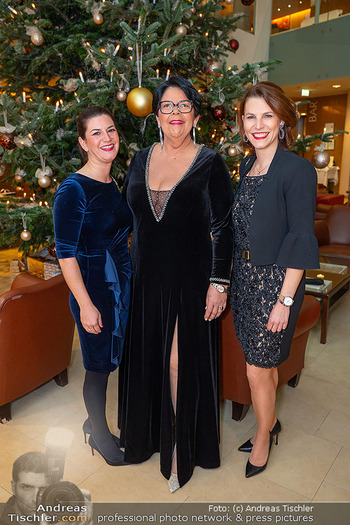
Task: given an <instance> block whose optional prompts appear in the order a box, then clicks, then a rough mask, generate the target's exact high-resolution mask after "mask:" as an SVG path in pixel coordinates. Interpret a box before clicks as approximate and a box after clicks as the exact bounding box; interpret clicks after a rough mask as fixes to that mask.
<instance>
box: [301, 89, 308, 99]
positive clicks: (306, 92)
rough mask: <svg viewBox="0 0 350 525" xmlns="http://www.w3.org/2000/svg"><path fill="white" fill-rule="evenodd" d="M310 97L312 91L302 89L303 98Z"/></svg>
mask: <svg viewBox="0 0 350 525" xmlns="http://www.w3.org/2000/svg"><path fill="white" fill-rule="evenodd" d="M309 95H310V90H309V89H302V90H301V96H302V97H308V96H309Z"/></svg>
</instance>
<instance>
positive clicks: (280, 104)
mask: <svg viewBox="0 0 350 525" xmlns="http://www.w3.org/2000/svg"><path fill="white" fill-rule="evenodd" d="M253 97H257V98H263V99H264V100H265V102H266V104H267V105H268V106H270V108H271V109H272V110H273V112H274V113H276V115H277V117H278V118H279V119H281V120H283V122H284V124H285V126H284V131H285V134H284V138H283V139H279V143H280V145H281V146H282V148H284V149H289V148H290V146H291V145H292V144H293V140H294V139H293V135H292V128H294V127H295V126H296V123H297V120H298V116H297V110H296V105H295V102H294V101H293V100H292V99H290V98H289V97H288V96H287V95H286V94H285V92H284V91H283V89H282V88H281V87H279V86H277V84H274V83H273V82H258V83H257V84H256V85H255V86H253V87H252V88H250V89H249V91H247V93H246V94H245V95H244V96H243V98H242V100H241V104H240V108H239V122H238V124H239V132H240V135H241V139H242V140H243V134H244V126H243V121H242V115H243V116H244V111H245V103H246V102H247V100H248V99H249V98H253ZM243 144H244V147H245V148H246V149H247V150H248V151H249V153H254V152H255V148H254V146H253V145H252V144H251V143H250V142H245V141H244V142H243Z"/></svg>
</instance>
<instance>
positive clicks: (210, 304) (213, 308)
mask: <svg viewBox="0 0 350 525" xmlns="http://www.w3.org/2000/svg"><path fill="white" fill-rule="evenodd" d="M226 301H227V294H225V293H220V292H218V291H217V290H216V289H215V288H214V286H211V285H209V288H208V291H207V298H206V301H205V305H206V306H205V313H204V319H205V320H206V321H212V320H213V319H216V318H217V317H219V315H221V314H222V312H223V311H224V310H225V308H226Z"/></svg>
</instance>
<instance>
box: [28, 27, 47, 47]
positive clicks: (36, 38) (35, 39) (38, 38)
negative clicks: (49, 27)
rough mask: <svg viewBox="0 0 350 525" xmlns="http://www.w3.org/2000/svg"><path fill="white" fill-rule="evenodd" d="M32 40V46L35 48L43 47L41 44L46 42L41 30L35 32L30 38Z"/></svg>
mask: <svg viewBox="0 0 350 525" xmlns="http://www.w3.org/2000/svg"><path fill="white" fill-rule="evenodd" d="M30 40H31V41H32V44H34V45H35V46H41V44H42V43H43V42H44V37H43V35H42V34H41V33H40V31H39V30H37V31H35V32H34V33H33V34H32V36H31V37H30Z"/></svg>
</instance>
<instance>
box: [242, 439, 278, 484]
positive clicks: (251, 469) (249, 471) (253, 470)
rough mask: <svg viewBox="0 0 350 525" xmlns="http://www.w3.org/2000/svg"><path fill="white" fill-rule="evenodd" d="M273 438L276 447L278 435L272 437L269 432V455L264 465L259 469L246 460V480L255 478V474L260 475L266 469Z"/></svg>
mask: <svg viewBox="0 0 350 525" xmlns="http://www.w3.org/2000/svg"><path fill="white" fill-rule="evenodd" d="M274 437H275V444H276V445H278V434H276V436H273V435H272V431H271V432H270V444H269V453H268V455H267V460H266V463H265V465H262V466H261V467H258V466H257V465H253V464H252V463H251V462H250V461H249V459H248V461H247V465H246V469H245V477H246V478H251V477H252V476H256V475H257V474H260V472H263V471H264V470H265V469H266V467H267V463H268V461H269V457H270V451H271V447H272V443H273V438H274Z"/></svg>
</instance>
